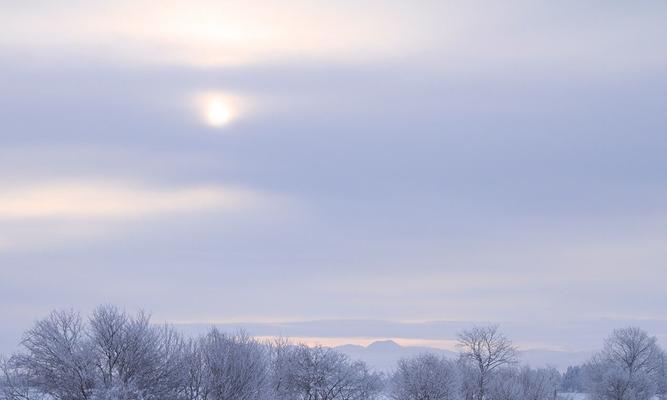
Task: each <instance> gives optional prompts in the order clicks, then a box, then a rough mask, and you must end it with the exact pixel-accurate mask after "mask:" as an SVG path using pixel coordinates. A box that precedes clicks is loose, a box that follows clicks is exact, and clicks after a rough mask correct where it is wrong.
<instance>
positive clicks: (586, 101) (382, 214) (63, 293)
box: [0, 0, 667, 349]
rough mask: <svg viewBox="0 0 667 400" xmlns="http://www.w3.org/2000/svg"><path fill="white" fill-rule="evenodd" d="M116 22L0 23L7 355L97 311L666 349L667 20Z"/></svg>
mask: <svg viewBox="0 0 667 400" xmlns="http://www.w3.org/2000/svg"><path fill="white" fill-rule="evenodd" d="M105 3H109V2H95V1H86V2H82V1H55V2H52V1H49V2H46V1H24V2H17V3H16V4H2V5H0V11H1V12H0V26H2V28H1V29H2V35H1V37H0V57H1V59H2V60H1V62H0V88H1V90H0V303H1V304H2V307H0V321H2V323H1V324H0V349H2V348H5V349H7V348H11V347H12V346H13V345H14V343H16V342H17V341H18V340H19V338H20V333H21V332H22V331H23V330H24V329H25V328H27V327H28V326H29V325H30V324H31V323H32V321H34V320H35V319H36V318H39V317H41V316H43V315H44V314H45V313H47V312H48V311H49V310H51V309H53V308H60V307H75V308H77V309H82V310H89V309H90V308H91V307H93V306H94V305H96V304H99V303H103V302H113V303H117V304H120V305H122V306H124V307H127V308H128V309H137V308H145V309H147V310H150V311H152V312H153V313H154V315H155V316H156V318H157V319H159V320H168V321H172V322H179V323H204V324H207V323H211V322H227V323H230V322H231V323H236V322H254V323H260V324H261V323H265V322H272V323H275V322H286V321H309V320H322V319H357V320H386V321H393V322H392V323H401V322H406V321H495V322H502V323H504V324H506V325H507V326H509V327H510V329H514V331H515V332H520V331H523V330H521V329H515V328H512V327H516V326H527V325H526V324H529V325H530V326H531V328H526V329H525V331H526V332H531V336H533V337H527V336H528V335H521V334H519V333H517V335H519V336H521V337H520V338H519V339H520V340H521V341H523V342H524V343H541V344H544V345H545V346H551V347H559V346H560V347H567V348H573V349H578V348H588V347H590V346H591V340H590V338H584V337H581V338H577V337H575V338H573V336H576V335H573V333H572V332H576V331H577V329H579V328H577V327H580V326H591V327H592V326H595V327H602V328H604V329H607V327H609V326H613V325H614V322H613V321H616V320H617V321H618V323H619V324H626V323H631V322H633V321H634V322H635V323H638V324H640V325H643V326H645V327H647V328H650V329H651V330H652V331H653V333H654V334H658V335H661V336H662V337H667V323H665V321H666V320H667V315H666V314H665V309H666V308H667V296H665V293H664V282H665V281H666V279H667V272H666V271H667V268H665V262H666V260H667V246H665V243H667V224H666V223H667V206H666V204H667V158H666V157H665V154H666V151H667V136H665V132H667V113H665V104H667V74H666V73H665V71H667V69H666V68H667V41H666V40H665V38H667V26H666V25H665V24H664V21H665V18H666V17H667V4H666V3H664V2H661V1H638V2H615V1H590V2H581V1H564V2H539V1H538V2H535V1H525V2H524V1H510V2H508V1H498V2H479V3H477V2H469V1H461V2H456V1H432V2H431V1H387V2H380V1H377V2H376V1H371V2H364V3H363V4H362V5H361V4H358V2H351V1H343V2H335V5H332V4H331V2H314V1H308V2H306V1H289V2H283V1H281V2H271V1H264V2H252V1H251V2H244V4H243V5H239V4H236V3H237V2H220V1H215V2H213V1H187V2H185V1H183V2H178V1H171V0H170V1H165V2H161V6H160V7H156V6H154V5H152V4H151V3H154V2H150V1H118V2H113V4H105ZM212 101H213V102H215V101H219V102H220V103H221V104H223V106H224V108H225V112H229V116H228V117H229V122H228V123H227V124H225V125H223V126H211V125H210V124H209V121H208V119H207V118H208V117H210V115H207V112H208V111H210V107H211V104H212V103H211V102H212ZM527 321H530V323H528V322H527ZM609 321H612V322H609ZM587 324H588V325H587ZM325 326H326V325H325ZM361 326H368V332H367V333H366V334H364V333H363V332H361V331H358V329H357V328H355V329H357V330H354V335H359V336H364V335H367V336H383V335H381V334H380V333H379V332H378V330H377V329H376V328H371V326H373V324H372V323H369V324H368V325H364V324H361ZM428 326H431V325H428ZM559 326H561V327H574V328H571V329H570V328H563V329H562V330H558V329H556V328H555V327H559ZM422 328H423V327H419V328H418V329H417V328H415V329H414V330H412V331H410V332H411V333H405V335H406V336H409V337H411V338H416V337H419V336H423V338H424V339H434V337H433V334H432V328H423V329H422ZM602 328H600V331H603V330H604V329H602ZM257 329H258V330H261V329H260V328H257ZM596 329H597V328H596ZM362 330H363V329H362ZM290 332H294V333H292V334H294V335H299V334H300V333H299V331H298V330H295V331H290ZM443 332H444V331H443ZM554 332H560V333H559V334H554ZM596 332H598V331H597V330H596ZM283 333H284V332H283ZM288 333H289V332H288ZM262 334H264V333H262ZM331 335H332V336H336V335H340V336H347V335H351V333H350V332H349V331H345V330H344V329H342V330H341V331H338V332H331ZM450 336H451V334H450V333H443V334H442V335H441V336H440V337H438V339H447V338H448V337H450ZM600 339H601V337H600Z"/></svg>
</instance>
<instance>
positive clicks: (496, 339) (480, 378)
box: [459, 325, 517, 400]
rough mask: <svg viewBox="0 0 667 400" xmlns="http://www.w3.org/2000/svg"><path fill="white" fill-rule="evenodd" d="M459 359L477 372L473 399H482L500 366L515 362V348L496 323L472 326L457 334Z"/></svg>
mask: <svg viewBox="0 0 667 400" xmlns="http://www.w3.org/2000/svg"><path fill="white" fill-rule="evenodd" d="M459 347H460V349H461V353H460V355H461V359H462V360H463V361H464V362H466V363H469V364H470V365H472V367H473V368H474V369H475V371H476V373H477V387H476V393H475V395H474V399H475V400H484V399H485V394H486V389H487V386H488V384H489V380H490V379H491V376H492V375H493V373H494V371H495V370H497V369H498V368H500V367H503V366H507V365H512V364H515V363H516V362H517V350H516V348H515V347H514V345H512V342H511V341H510V340H509V339H508V338H507V337H505V336H504V335H503V334H502V333H500V332H499V330H498V326H497V325H490V326H483V327H482V326H474V327H473V328H471V329H468V330H465V331H463V332H462V333H461V334H460V335H459Z"/></svg>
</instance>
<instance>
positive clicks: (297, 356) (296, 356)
mask: <svg viewBox="0 0 667 400" xmlns="http://www.w3.org/2000/svg"><path fill="white" fill-rule="evenodd" d="M273 354H274V357H275V358H274V360H273V365H274V369H275V370H274V376H273V390H274V394H275V397H276V398H277V399H281V400H371V399H374V398H376V397H377V396H378V394H379V393H380V391H381V389H382V379H381V376H380V375H378V374H375V373H372V372H370V371H369V370H368V367H367V366H366V364H365V363H363V362H354V361H351V360H350V359H349V358H348V357H347V356H345V355H344V354H342V353H340V352H337V351H335V350H333V349H329V348H324V347H321V346H316V347H308V346H306V345H297V346H291V345H289V344H284V343H283V344H282V345H280V346H279V347H278V348H277V349H274V351H273Z"/></svg>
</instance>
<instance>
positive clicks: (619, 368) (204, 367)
mask: <svg viewBox="0 0 667 400" xmlns="http://www.w3.org/2000/svg"><path fill="white" fill-rule="evenodd" d="M21 344H22V350H21V352H19V353H17V354H14V355H13V356H11V357H9V358H4V359H2V361H1V362H0V400H19V399H21V400H38V399H41V400H47V399H55V400H373V399H381V398H390V399H394V400H552V399H554V398H556V397H557V393H558V391H559V390H566V391H571V390H572V391H573V390H577V391H584V390H585V391H587V392H588V393H590V395H591V397H592V399H593V400H598V399H600V400H648V399H650V398H652V397H654V396H658V397H660V398H663V399H664V398H665V397H666V394H667V379H666V376H667V374H666V373H665V371H666V367H665V366H666V364H667V363H666V360H667V359H666V357H665V353H664V352H663V350H662V349H661V348H660V347H658V345H657V343H656V340H655V338H653V337H650V336H649V335H648V334H646V333H645V332H643V331H641V330H639V329H636V328H627V329H621V330H617V331H614V333H613V334H612V335H611V336H610V337H609V338H608V339H607V340H606V341H605V343H604V348H603V350H602V351H601V352H600V353H598V354H596V355H595V357H593V359H592V360H590V362H589V363H587V364H585V365H583V366H580V367H572V368H570V369H569V370H568V372H567V373H566V374H565V375H564V376H561V374H560V373H559V372H558V371H557V370H556V369H554V368H539V369H534V368H529V367H527V366H523V367H522V366H520V365H519V364H518V356H517V349H516V347H515V346H514V345H513V344H512V342H511V341H510V340H509V339H508V338H507V337H505V336H504V335H503V334H502V333H501V332H500V331H499V330H498V328H497V327H496V326H484V327H473V328H471V329H469V330H466V331H464V332H462V333H461V334H460V335H459V345H460V350H461V352H460V356H459V358H458V359H456V360H450V359H446V358H443V357H438V356H436V355H433V354H423V355H420V356H416V357H412V358H407V359H403V360H400V361H399V362H398V364H397V366H396V368H395V370H394V372H393V373H391V374H388V375H384V374H379V373H377V372H374V371H372V370H370V369H369V368H368V367H367V366H366V364H365V363H363V362H360V361H354V360H351V359H349V358H348V357H347V356H345V355H344V354H342V353H340V352H338V351H335V350H333V349H330V348H325V347H321V346H314V347H309V346H306V345H302V344H291V343H289V342H288V341H286V340H274V341H271V342H262V341H258V340H256V339H254V338H252V337H250V336H248V335H246V334H244V333H237V334H228V333H223V332H221V331H219V330H217V329H215V328H212V329H211V330H210V331H209V332H208V333H206V334H205V335H202V336H200V337H196V338H185V337H183V336H182V335H181V334H179V333H178V332H177V331H176V330H175V329H174V328H173V327H171V326H169V325H163V326H157V325H154V324H152V323H151V321H150V318H149V316H148V315H146V314H144V313H138V314H136V315H129V314H127V313H125V312H124V311H121V310H119V309H118V308H116V307H113V306H101V307H98V308H97V309H96V310H95V311H94V312H93V313H92V315H91V316H90V317H89V318H87V319H85V320H84V319H83V318H82V317H81V316H80V315H79V314H78V313H76V312H74V311H66V312H62V311H60V312H53V313H51V314H50V315H49V316H48V317H47V318H45V319H43V320H41V321H38V322H37V323H36V324H35V325H34V327H33V328H32V329H30V330H28V331H27V332H26V333H25V334H24V336H23V340H22V342H21ZM575 386H576V387H575Z"/></svg>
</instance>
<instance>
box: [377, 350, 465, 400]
mask: <svg viewBox="0 0 667 400" xmlns="http://www.w3.org/2000/svg"><path fill="white" fill-rule="evenodd" d="M389 385H390V388H389V396H390V397H391V398H392V399H394V400H456V399H459V398H460V395H461V378H460V376H459V371H458V369H457V366H456V364H455V363H454V362H452V361H449V360H447V359H445V358H443V357H438V356H436V355H433V354H422V355H419V356H416V357H412V358H406V359H402V360H400V361H399V362H398V366H397V368H396V371H395V372H394V373H393V375H392V376H391V379H390V383H389Z"/></svg>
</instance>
